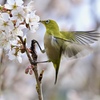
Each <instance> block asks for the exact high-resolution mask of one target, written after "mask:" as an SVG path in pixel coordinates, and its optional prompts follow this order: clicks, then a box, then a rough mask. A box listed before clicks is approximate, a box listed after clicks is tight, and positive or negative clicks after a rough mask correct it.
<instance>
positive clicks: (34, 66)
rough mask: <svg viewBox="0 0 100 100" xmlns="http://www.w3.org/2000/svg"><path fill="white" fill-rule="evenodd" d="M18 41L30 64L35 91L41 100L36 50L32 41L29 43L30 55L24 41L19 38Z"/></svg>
mask: <svg viewBox="0 0 100 100" xmlns="http://www.w3.org/2000/svg"><path fill="white" fill-rule="evenodd" d="M18 37H19V39H20V41H21V42H22V44H23V47H24V50H25V52H26V55H27V57H28V59H29V62H30V64H31V67H32V70H33V72H34V75H35V79H36V83H37V84H36V90H37V93H38V99H39V100H43V94H42V88H41V81H39V77H40V76H39V73H38V69H37V63H36V61H37V54H36V50H35V43H34V41H33V42H32V43H31V50H32V52H31V55H30V53H29V51H28V49H27V47H26V43H25V41H24V40H23V39H22V37H21V36H18Z"/></svg>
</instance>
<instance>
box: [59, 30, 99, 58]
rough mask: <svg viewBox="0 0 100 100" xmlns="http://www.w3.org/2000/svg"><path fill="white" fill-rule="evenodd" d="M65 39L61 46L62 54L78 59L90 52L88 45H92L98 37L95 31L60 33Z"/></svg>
mask: <svg viewBox="0 0 100 100" xmlns="http://www.w3.org/2000/svg"><path fill="white" fill-rule="evenodd" d="M61 34H62V35H63V36H64V37H66V40H64V41H66V42H64V45H63V54H64V55H66V56H68V57H73V56H74V57H80V56H83V55H87V54H88V53H90V51H92V48H91V47H90V45H89V44H91V43H94V42H95V41H97V40H98V38H99V37H100V33H97V32H95V31H76V32H74V31H71V32H61Z"/></svg>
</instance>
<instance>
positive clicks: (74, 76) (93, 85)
mask: <svg viewBox="0 0 100 100" xmlns="http://www.w3.org/2000/svg"><path fill="white" fill-rule="evenodd" d="M24 1H25V4H27V3H28V2H29V1H30V0H24ZM0 3H1V4H4V3H6V0H0ZM33 6H34V8H35V9H36V14H37V15H38V16H40V18H41V20H44V19H54V20H56V21H57V23H58V25H59V27H60V29H61V30H68V31H89V30H94V29H96V30H97V31H98V32H100V0H34V5H33ZM44 33H45V27H44V26H43V25H41V24H40V27H39V29H38V31H37V32H36V33H34V34H32V33H29V34H28V39H27V43H28V46H30V43H31V40H32V39H36V40H37V41H38V42H39V43H40V45H41V46H42V48H44V46H43V37H44ZM92 47H93V50H94V52H93V53H91V54H89V55H87V56H85V57H81V58H78V59H72V60H69V59H66V58H62V61H61V65H60V70H59V76H58V82H57V84H56V85H55V84H54V76H55V70H54V68H53V65H52V63H45V64H38V69H39V72H41V70H43V69H44V76H43V80H42V91H43V97H44V100H100V40H99V41H98V42H96V43H94V44H92ZM37 54H38V61H43V60H47V56H46V54H42V53H41V52H40V50H39V48H38V47H37ZM0 60H1V61H0V100H38V98H37V93H36V90H35V85H36V84H35V77H34V75H29V74H28V75H27V74H25V68H26V67H27V66H29V61H28V59H27V57H26V56H24V57H23V63H21V64H20V63H18V61H17V60H15V61H9V60H8V58H7V56H6V55H5V52H4V51H3V50H0Z"/></svg>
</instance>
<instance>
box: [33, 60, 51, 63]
mask: <svg viewBox="0 0 100 100" xmlns="http://www.w3.org/2000/svg"><path fill="white" fill-rule="evenodd" d="M48 62H51V61H50V60H46V61H35V62H34V61H33V62H32V64H38V63H48Z"/></svg>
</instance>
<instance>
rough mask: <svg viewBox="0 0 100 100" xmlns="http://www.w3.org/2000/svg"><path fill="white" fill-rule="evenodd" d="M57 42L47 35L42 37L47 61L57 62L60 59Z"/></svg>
mask: <svg viewBox="0 0 100 100" xmlns="http://www.w3.org/2000/svg"><path fill="white" fill-rule="evenodd" d="M57 42H58V41H57V40H56V39H55V38H54V37H53V36H52V35H49V34H45V36H44V47H45V51H46V54H47V56H48V58H49V60H54V61H55V60H58V59H59V57H60V46H59V44H58V43H57Z"/></svg>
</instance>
